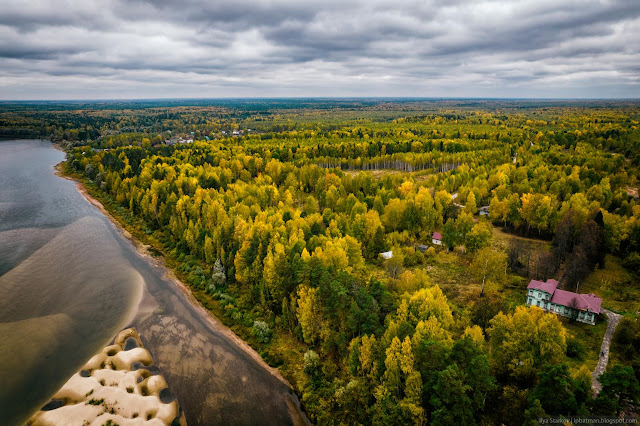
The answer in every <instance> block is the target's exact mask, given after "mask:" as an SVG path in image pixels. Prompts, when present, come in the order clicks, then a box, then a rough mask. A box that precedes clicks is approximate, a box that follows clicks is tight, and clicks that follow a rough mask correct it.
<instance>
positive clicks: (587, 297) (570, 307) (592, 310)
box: [527, 280, 602, 325]
mask: <svg viewBox="0 0 640 426" xmlns="http://www.w3.org/2000/svg"><path fill="white" fill-rule="evenodd" d="M557 287H558V281H556V280H547V281H537V280H531V282H530V283H529V285H528V286H527V305H529V306H538V307H539V308H542V309H544V310H545V311H548V312H553V313H556V314H558V315H562V316H565V317H569V318H575V319H576V320H577V321H580V322H584V323H587V324H591V325H594V324H595V323H596V317H597V316H598V315H600V313H601V312H602V308H601V305H602V299H601V298H599V297H598V296H596V295H595V294H579V293H574V292H572V291H566V290H560V289H558V288H557Z"/></svg>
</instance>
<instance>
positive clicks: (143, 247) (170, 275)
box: [65, 176, 293, 390]
mask: <svg viewBox="0 0 640 426" xmlns="http://www.w3.org/2000/svg"><path fill="white" fill-rule="evenodd" d="M65 177H66V178H67V179H69V180H72V181H74V182H75V183H76V188H77V189H78V192H79V193H80V194H82V196H83V197H84V198H85V199H86V200H87V201H88V202H89V203H90V204H92V205H93V206H94V207H96V208H97V209H98V210H100V212H101V213H102V214H104V215H105V216H107V217H108V218H109V220H110V221H111V223H113V225H114V226H115V227H116V228H118V230H119V231H120V232H121V233H122V235H123V236H124V237H125V238H126V239H127V240H129V241H130V242H131V244H133V246H134V247H135V248H136V251H137V252H138V253H139V254H140V255H141V256H143V257H145V258H146V260H147V261H148V262H150V263H152V264H153V265H154V266H158V267H160V268H162V269H164V272H165V278H167V279H168V280H170V281H171V282H173V283H174V284H175V285H176V286H177V288H178V289H180V291H181V292H182V293H183V294H184V295H185V296H186V297H187V299H188V300H189V302H190V303H191V305H192V307H194V308H195V309H196V310H197V311H198V313H199V314H200V317H201V319H203V320H205V321H207V322H208V323H209V324H210V325H211V326H213V328H214V329H216V330H217V331H219V332H221V333H222V334H224V335H225V336H226V337H228V338H230V339H231V340H232V341H233V342H234V343H236V345H237V346H238V347H239V348H240V349H242V350H243V351H244V352H246V353H247V354H248V355H249V356H251V358H252V359H254V360H255V361H257V362H258V363H259V364H260V365H261V366H262V367H263V368H265V369H266V370H267V371H269V372H270V373H271V374H272V375H273V376H275V377H276V378H277V379H278V380H280V381H281V382H282V383H284V384H285V385H287V386H288V387H289V388H290V389H291V390H293V386H292V385H291V383H289V381H288V380H287V379H286V378H285V377H284V376H283V375H282V373H280V370H278V369H277V368H274V367H271V366H270V365H269V364H267V363H266V362H265V361H264V360H263V359H262V357H261V356H260V354H259V353H258V352H256V350H255V349H253V348H252V347H251V346H250V345H249V344H248V343H247V342H245V341H244V340H242V338H240V336H238V335H237V334H235V333H234V332H233V330H231V329H230V328H229V327H227V326H226V325H225V324H223V323H222V322H221V321H220V320H219V319H218V318H216V317H215V316H214V315H213V313H211V312H210V311H208V310H207V309H206V308H205V307H204V306H202V305H201V304H200V302H198V300H197V299H196V297H195V296H194V295H193V293H192V292H191V290H190V289H189V287H187V286H186V284H184V283H183V282H182V281H181V280H180V279H179V278H178V277H177V276H176V274H175V272H174V271H173V270H172V269H171V268H170V267H168V266H167V265H166V262H165V259H164V255H163V254H160V255H158V256H152V255H151V252H150V251H149V248H150V247H151V246H149V245H147V244H144V243H142V242H141V241H139V240H138V239H137V238H136V237H134V236H133V235H132V234H131V233H130V232H129V231H127V230H126V229H125V227H124V226H123V225H122V224H121V223H120V222H119V221H118V220H117V219H116V218H115V217H113V216H112V215H111V213H110V212H109V211H108V210H107V209H106V208H105V207H104V205H103V204H102V203H101V202H100V201H98V200H97V199H96V198H94V197H93V196H91V195H90V194H89V193H88V191H87V189H86V188H85V186H84V184H83V183H82V182H78V181H77V180H75V179H73V178H69V177H68V176H65ZM160 253H162V252H160Z"/></svg>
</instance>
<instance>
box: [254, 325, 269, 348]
mask: <svg viewBox="0 0 640 426" xmlns="http://www.w3.org/2000/svg"><path fill="white" fill-rule="evenodd" d="M253 335H254V336H256V339H258V341H259V342H261V343H269V340H270V339H271V329H270V328H269V326H268V325H267V323H266V322H264V321H254V322H253Z"/></svg>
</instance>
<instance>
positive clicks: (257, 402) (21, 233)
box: [0, 141, 299, 425]
mask: <svg viewBox="0 0 640 426" xmlns="http://www.w3.org/2000/svg"><path fill="white" fill-rule="evenodd" d="M62 160H64V153H62V152H60V151H58V150H56V149H54V148H53V147H52V145H51V144H50V143H49V142H45V141H0V339H1V342H2V343H1V344H0V419H1V420H0V422H1V423H2V424H9V425H11V424H20V423H22V422H24V420H26V419H27V418H28V417H29V416H30V415H31V414H32V413H33V412H34V411H36V410H38V409H39V408H40V407H41V406H42V405H44V404H45V403H46V402H47V401H48V400H49V398H50V396H51V395H52V394H53V393H55V392H56V391H57V390H58V389H59V388H60V386H62V384H64V382H65V381H66V380H67V379H68V378H69V377H70V376H71V375H73V373H75V372H76V371H77V370H78V369H79V368H80V367H81V366H82V365H83V364H84V363H85V362H86V361H87V360H88V359H89V358H90V357H91V356H92V355H93V354H94V353H96V352H97V351H98V350H100V349H101V348H102V347H104V346H105V345H106V344H108V343H109V341H110V340H111V339H112V338H113V336H114V335H115V334H116V333H117V331H118V330H120V329H122V328H125V327H127V326H129V325H133V326H135V327H137V329H138V331H139V332H140V335H141V337H142V339H143V341H144V343H145V345H146V346H147V348H148V349H149V350H150V351H151V354H152V356H153V358H154V360H155V362H156V364H157V365H158V366H159V367H160V368H161V370H162V372H163V374H164V375H165V378H166V379H167V381H168V383H169V387H170V388H171V390H172V391H173V392H174V393H175V394H176V395H177V397H178V401H179V403H180V405H181V407H182V408H183V409H184V411H185V413H186V417H187V422H188V423H189V424H291V423H292V419H291V414H290V413H291V412H294V413H295V412H296V411H297V409H296V408H294V409H293V411H291V408H290V407H297V406H298V400H297V398H296V396H295V394H293V392H292V391H291V390H290V389H289V388H288V387H287V386H286V385H284V384H283V383H282V382H280V381H279V380H278V379H276V378H275V377H274V376H272V375H271V374H270V373H269V372H268V371H267V370H265V369H264V368H262V367H261V366H260V365H259V364H258V363H256V362H255V361H254V360H253V359H252V358H251V357H250V356H249V355H248V354H246V353H245V352H244V351H242V350H241V349H240V348H238V347H237V346H236V345H235V343H234V342H232V341H231V340H230V339H229V338H227V337H226V336H224V335H223V334H221V333H219V332H218V331H217V330H215V328H213V327H212V326H211V325H210V324H209V323H208V322H207V321H205V320H204V319H203V318H202V317H201V315H200V314H199V311H198V310H196V309H194V308H193V307H192V306H191V305H190V303H189V302H188V301H187V299H186V297H185V296H184V295H183V294H182V293H181V292H180V290H179V289H178V288H177V287H176V286H175V284H173V283H172V282H171V281H170V280H168V279H166V278H164V276H165V273H166V271H165V270H164V269H163V268H161V267H158V266H155V265H154V264H153V263H152V262H150V261H149V260H148V259H146V258H144V257H142V256H140V255H139V254H138V253H137V251H136V249H135V248H134V247H133V246H132V245H131V243H130V242H129V241H128V240H126V239H125V238H124V237H123V236H122V235H121V234H120V232H119V231H118V230H117V229H116V228H115V227H114V226H113V224H111V222H110V221H109V220H108V219H107V218H106V217H105V216H104V215H102V213H101V212H100V211H99V210H97V209H96V208H95V207H93V206H92V205H91V204H89V203H88V202H87V201H86V200H85V199H84V197H83V196H82V195H81V194H80V193H78V191H77V189H76V187H75V183H74V182H72V181H69V180H66V179H63V178H60V177H58V176H56V175H55V173H54V166H55V164H57V163H59V162H60V161H62ZM297 415H299V414H297V413H296V414H294V416H297Z"/></svg>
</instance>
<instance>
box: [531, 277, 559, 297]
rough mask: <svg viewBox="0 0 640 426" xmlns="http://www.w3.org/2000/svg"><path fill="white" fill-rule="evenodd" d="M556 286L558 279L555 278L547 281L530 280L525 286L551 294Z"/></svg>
mask: <svg viewBox="0 0 640 426" xmlns="http://www.w3.org/2000/svg"><path fill="white" fill-rule="evenodd" d="M556 287H558V281H556V280H547V282H544V281H536V280H531V282H530V283H529V285H528V286H527V288H535V289H537V290H542V291H546V292H547V293H549V294H553V292H554V291H555V290H556Z"/></svg>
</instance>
